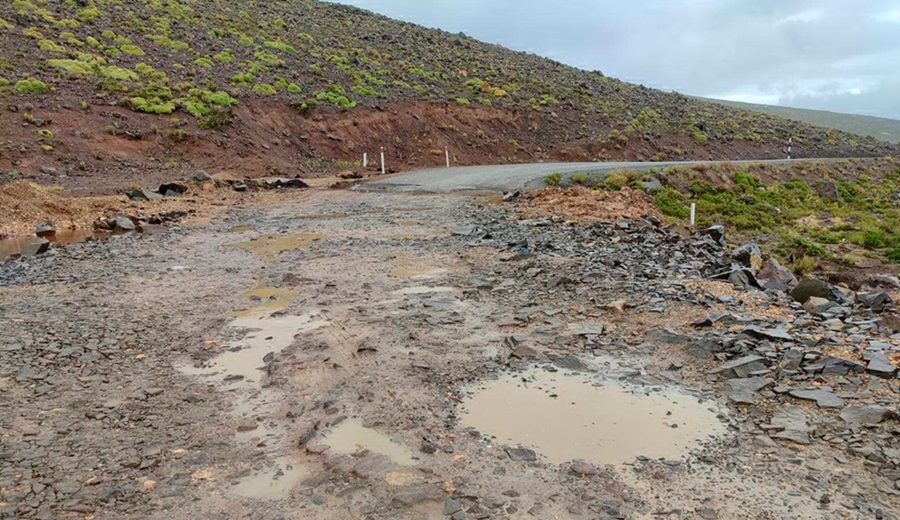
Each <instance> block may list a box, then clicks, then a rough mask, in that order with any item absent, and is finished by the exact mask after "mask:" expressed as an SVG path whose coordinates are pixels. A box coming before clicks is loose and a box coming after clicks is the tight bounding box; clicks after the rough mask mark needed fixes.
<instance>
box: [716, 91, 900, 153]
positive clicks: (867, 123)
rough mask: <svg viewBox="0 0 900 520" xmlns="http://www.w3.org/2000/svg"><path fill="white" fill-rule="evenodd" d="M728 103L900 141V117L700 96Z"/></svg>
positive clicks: (886, 139)
mask: <svg viewBox="0 0 900 520" xmlns="http://www.w3.org/2000/svg"><path fill="white" fill-rule="evenodd" d="M698 99H703V100H704V101H711V102H713V103H719V104H722V105H725V106H729V107H734V108H740V109H744V110H752V111H754V112H763V113H765V114H769V115H773V116H778V117H783V118H785V119H793V120H794V121H800V122H803V123H809V124H811V125H815V126H822V127H825V128H834V129H835V130H842V131H844V132H849V133H851V134H856V135H862V136H868V137H874V138H875V139H878V140H879V141H886V142H888V143H900V120H898V119H887V118H883V117H871V116H860V115H856V114H841V113H838V112H828V111H825V110H808V109H805V108H791V107H780V106H774V105H757V104H755V103H741V102H739V101H724V100H719V99H707V98H698Z"/></svg>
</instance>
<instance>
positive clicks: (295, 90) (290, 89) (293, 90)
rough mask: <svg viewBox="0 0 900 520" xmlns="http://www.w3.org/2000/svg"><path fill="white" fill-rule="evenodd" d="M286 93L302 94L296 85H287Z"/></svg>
mask: <svg viewBox="0 0 900 520" xmlns="http://www.w3.org/2000/svg"><path fill="white" fill-rule="evenodd" d="M287 91H288V94H300V93H302V92H303V89H302V88H300V85H298V84H296V83H288V86H287Z"/></svg>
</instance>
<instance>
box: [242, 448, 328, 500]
mask: <svg viewBox="0 0 900 520" xmlns="http://www.w3.org/2000/svg"><path fill="white" fill-rule="evenodd" d="M309 475H310V471H309V470H308V469H306V468H304V467H303V466H298V465H294V464H291V463H289V462H287V461H286V460H285V459H283V458H281V459H279V460H277V461H276V462H275V464H274V465H273V467H271V468H267V469H265V470H262V471H257V472H254V473H252V474H250V475H248V476H246V477H244V478H242V479H240V480H239V481H238V482H237V484H235V485H234V486H233V487H232V488H231V492H232V493H234V494H235V495H238V496H242V497H245V498H256V499H265V500H273V499H278V498H286V497H287V496H288V493H289V492H290V491H291V488H293V487H294V486H295V485H297V484H298V483H299V482H300V481H302V480H303V479H305V478H307V477H309Z"/></svg>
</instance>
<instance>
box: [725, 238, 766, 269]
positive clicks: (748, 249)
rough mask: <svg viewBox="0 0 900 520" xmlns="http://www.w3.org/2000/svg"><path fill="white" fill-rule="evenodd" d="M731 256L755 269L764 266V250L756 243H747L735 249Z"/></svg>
mask: <svg viewBox="0 0 900 520" xmlns="http://www.w3.org/2000/svg"><path fill="white" fill-rule="evenodd" d="M731 258H733V259H734V260H735V261H737V262H738V263H740V264H741V265H743V266H744V267H748V268H750V269H753V270H758V269H760V268H762V264H763V261H762V251H760V250H759V246H758V245H756V244H745V245H743V246H741V247H739V248H737V249H735V250H734V252H732V253H731Z"/></svg>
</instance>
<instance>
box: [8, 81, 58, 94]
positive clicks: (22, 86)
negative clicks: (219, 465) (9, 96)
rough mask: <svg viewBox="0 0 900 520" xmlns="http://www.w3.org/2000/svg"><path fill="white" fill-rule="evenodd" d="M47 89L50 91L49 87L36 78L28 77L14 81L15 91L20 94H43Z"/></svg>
mask: <svg viewBox="0 0 900 520" xmlns="http://www.w3.org/2000/svg"><path fill="white" fill-rule="evenodd" d="M48 91H50V87H48V86H47V84H46V83H44V82H43V81H41V80H38V79H33V78H28V79H23V80H21V81H18V82H16V92H20V93H22V94H43V93H45V92H48Z"/></svg>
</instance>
